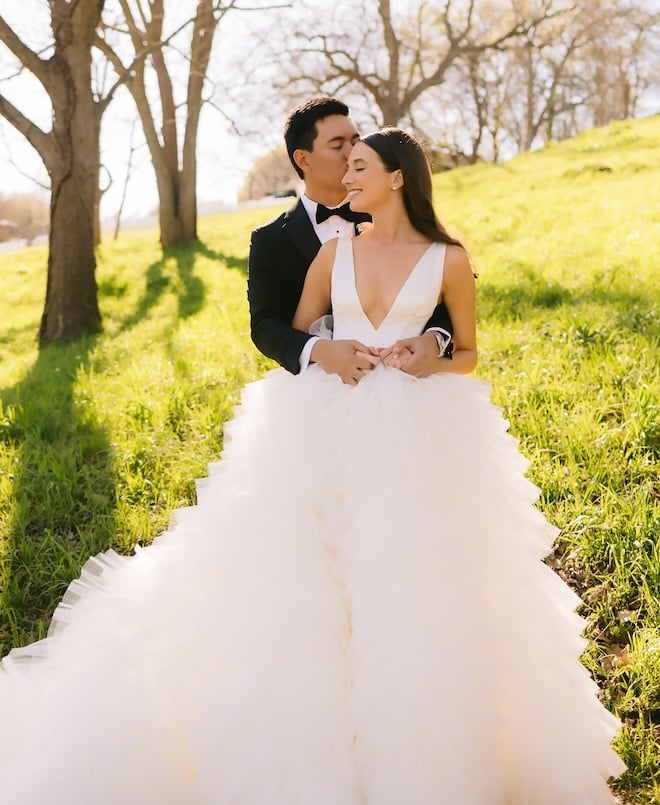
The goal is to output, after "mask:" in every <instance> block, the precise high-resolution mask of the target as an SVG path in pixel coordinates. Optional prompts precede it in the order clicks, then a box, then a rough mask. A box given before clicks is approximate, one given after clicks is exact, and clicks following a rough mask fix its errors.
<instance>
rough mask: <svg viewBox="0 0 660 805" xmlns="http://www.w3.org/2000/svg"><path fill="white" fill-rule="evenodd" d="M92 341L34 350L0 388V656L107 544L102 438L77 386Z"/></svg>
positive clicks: (110, 483)
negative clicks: (0, 464)
mask: <svg viewBox="0 0 660 805" xmlns="http://www.w3.org/2000/svg"><path fill="white" fill-rule="evenodd" d="M95 342H96V339H95V338H94V337H90V338H86V339H81V340H79V341H76V342H74V343H69V344H65V345H53V346H49V347H47V348H44V349H42V350H41V351H40V353H39V355H38V357H37V360H36V362H35V363H34V365H33V366H32V367H31V368H30V370H29V372H28V373H27V374H26V376H25V377H24V378H23V379H22V380H20V381H19V382H18V383H17V384H16V385H15V386H13V387H11V388H5V389H2V390H1V391H0V400H1V401H2V409H1V411H0V450H2V452H3V453H4V454H5V455H6V456H8V457H9V461H10V465H11V471H10V472H8V483H7V484H6V485H4V487H0V488H1V489H2V503H1V508H0V512H1V516H2V517H3V521H4V525H3V529H2V532H0V588H1V590H0V592H1V594H2V597H1V599H0V655H1V654H4V653H6V652H7V651H8V650H9V649H10V648H12V647H14V646H18V645H24V644H26V643H29V642H32V641H33V640H36V639H39V638H41V637H43V636H44V635H45V633H46V631H47V626H48V623H49V621H50V617H51V615H52V613H53V610H54V608H55V606H56V605H57V603H58V602H59V600H60V599H61V597H62V594H63V593H64V590H65V589H66V587H67V585H68V584H69V583H70V582H71V580H72V579H74V578H76V577H77V576H78V575H79V574H80V568H81V566H82V565H83V564H84V562H85V561H86V560H87V559H88V558H89V556H91V555H94V554H96V553H99V552H100V551H103V550H106V549H108V548H109V547H110V546H111V545H112V541H113V536H114V532H115V517H114V510H115V485H116V474H115V466H114V459H113V454H112V450H111V445H110V439H109V434H108V433H107V431H106V429H105V427H104V425H103V424H102V422H101V421H100V419H99V417H98V416H97V412H96V411H95V410H94V406H93V402H92V401H91V400H90V399H88V398H86V397H85V396H84V395H83V394H82V393H80V391H77V389H76V378H77V374H78V372H79V371H81V370H82V371H84V370H85V369H86V368H87V366H88V365H89V363H90V360H91V358H90V356H91V354H92V351H93V349H94V345H95Z"/></svg>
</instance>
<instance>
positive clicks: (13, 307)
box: [0, 116, 660, 803]
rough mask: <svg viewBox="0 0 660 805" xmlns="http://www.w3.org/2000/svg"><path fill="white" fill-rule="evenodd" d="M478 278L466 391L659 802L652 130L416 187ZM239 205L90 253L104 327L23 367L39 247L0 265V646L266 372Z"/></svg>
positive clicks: (190, 457) (195, 458)
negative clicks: (479, 395) (477, 393)
mask: <svg viewBox="0 0 660 805" xmlns="http://www.w3.org/2000/svg"><path fill="white" fill-rule="evenodd" d="M435 187H436V199H437V207H438V210H439V212H440V214H441V217H442V218H443V220H444V221H445V222H446V223H447V224H448V225H449V227H450V228H451V229H452V230H454V231H457V232H458V233H459V234H460V235H461V236H463V237H464V239H465V240H466V242H467V244H468V245H469V247H470V249H471V251H472V253H473V255H474V258H475V262H476V263H477V266H478V270H479V272H480V275H481V276H480V279H479V329H480V354H481V362H480V366H479V369H478V372H479V374H481V375H482V376H483V377H487V378H489V379H491V380H492V381H493V385H494V393H493V400H494V401H495V402H496V403H497V404H498V405H500V406H502V407H503V409H504V412H505V415H506V416H507V418H508V419H509V420H510V423H511V430H512V432H513V433H514V434H515V435H516V436H517V437H518V438H519V439H520V442H521V450H522V451H523V452H524V453H525V455H526V456H527V457H528V458H530V460H531V467H530V477H531V478H532V479H533V480H534V481H535V482H536V483H537V484H538V485H539V486H540V487H541V489H542V501H541V505H542V507H543V510H544V512H545V513H546V515H547V516H548V518H549V519H550V520H552V521H553V522H555V523H556V524H558V525H559V526H560V527H561V529H562V534H561V537H560V539H559V540H558V542H557V545H556V549H555V551H554V553H553V555H552V556H551V557H550V558H549V561H550V562H551V564H552V565H553V566H554V567H555V568H556V569H557V570H558V572H560V573H561V574H562V575H563V576H564V578H566V579H567V580H568V582H569V583H570V584H571V586H573V587H574V589H576V590H577V591H578V592H579V593H580V594H581V596H582V598H583V600H584V610H583V612H584V614H585V616H587V618H588V621H589V627H588V637H589V638H590V643H589V648H588V650H587V652H586V655H585V662H586V663H587V665H588V666H589V668H590V669H591V670H592V672H593V673H594V675H595V677H596V678H597V679H598V682H599V684H600V686H601V690H602V696H603V699H604V701H605V703H606V704H607V705H608V706H609V707H610V708H612V709H613V710H614V711H615V712H616V713H617V714H618V715H619V717H620V718H621V719H622V720H623V722H624V725H625V726H624V730H623V731H622V733H621V735H620V737H619V739H618V743H617V748H618V750H619V751H620V752H621V754H622V755H623V757H624V759H625V761H626V763H627V764H628V767H629V771H628V772H627V773H626V774H625V775H624V776H623V777H622V778H621V779H620V780H619V781H618V782H617V790H618V791H619V793H620V795H621V796H622V798H623V799H624V800H625V801H626V802H631V803H632V802H634V803H651V802H660V760H659V758H660V535H659V532H660V528H659V526H660V483H659V481H658V456H659V453H660V416H659V410H660V368H659V367H660V361H658V355H659V354H660V352H659V349H658V348H659V346H660V327H659V320H660V282H659V281H658V274H659V270H660V266H659V265H658V257H657V255H658V254H660V190H659V188H660V118H659V117H657V116H656V117H654V118H649V119H647V120H641V121H624V122H621V123H617V124H614V125H612V126H609V127H607V128H605V129H599V130H593V131H589V132H585V133H584V134H582V135H581V136H579V137H577V138H575V139H574V140H570V141H567V142H564V143H560V144H552V145H548V146H546V147H545V148H544V149H542V150H541V151H539V152H536V153H534V154H529V155H523V156H521V157H518V158H516V159H514V160H512V161H511V162H508V163H506V164H503V165H498V166H493V165H477V166H474V167H471V168H466V169H461V170H456V171H452V172H450V173H446V174H442V175H440V176H437V177H436V178H435ZM274 211H275V210H274V209H269V210H265V209H257V210H250V211H243V212H236V213H231V214H228V215H224V216H221V217H216V218H208V219H203V220H202V221H201V222H200V241H199V243H197V244H194V245H192V246H188V247H182V248H179V249H170V250H167V251H166V252H165V253H163V251H162V250H161V249H160V248H159V247H158V246H157V245H156V233H154V232H145V233H137V234H131V235H126V236H124V237H123V238H122V239H120V240H119V241H118V242H117V243H114V244H110V243H108V244H106V245H104V246H103V247H102V248H101V249H100V250H99V270H98V280H99V289H100V305H101V310H102V314H103V317H104V331H103V333H102V334H100V335H99V336H97V337H94V338H90V339H84V340H81V341H79V342H76V343H74V344H69V345H66V346H53V347H49V348H47V349H44V350H42V351H41V352H39V351H38V350H37V347H36V343H35V333H36V331H37V327H38V323H39V317H40V314H41V306H42V303H43V294H44V290H45V260H46V254H45V251H44V250H43V249H40V248H30V249H25V250H22V251H19V252H12V253H6V254H3V255H0V275H1V276H2V278H3V289H4V295H3V299H2V300H0V322H1V323H2V324H1V327H2V329H1V330H0V404H1V407H0V594H1V596H2V598H1V600H0V644H1V648H2V652H3V653H4V652H6V651H8V650H9V649H10V648H11V647H12V646H14V645H20V644H24V643H27V642H29V641H31V640H34V639H37V638H39V637H41V636H43V635H44V634H45V631H46V629H47V624H48V620H49V618H50V615H51V614H52V611H53V609H54V607H55V605H56V603H57V601H58V599H59V598H60V596H61V595H62V593H63V591H64V589H65V588H66V585H67V584H68V582H69V581H70V580H71V579H72V578H74V577H75V576H77V574H78V573H79V570H80V566H81V564H82V563H83V562H84V560H85V559H86V558H87V557H88V556H89V555H90V554H93V553H95V552H98V551H101V550H104V549H106V548H108V547H110V546H114V547H115V548H116V549H118V550H120V551H124V552H127V551H130V550H131V549H132V547H133V546H134V544H135V543H136V542H141V543H145V542H148V541H150V540H151V539H153V537H154V536H155V535H156V534H157V533H159V532H160V531H162V530H163V529H164V528H165V527H166V525H167V522H168V519H169V514H170V511H171V510H172V509H173V508H176V507H179V506H184V505H189V504H190V503H193V502H194V499H195V495H194V479H195V478H196V477H199V476H203V475H204V474H205V465H206V463H207V462H208V461H209V460H214V459H215V458H217V456H218V453H219V452H220V450H221V448H222V423H223V422H224V421H225V420H226V419H227V418H228V417H230V416H231V413H232V407H233V406H234V405H235V404H236V403H237V402H238V398H239V393H240V388H241V386H242V385H243V384H244V383H246V382H248V381H249V380H251V379H253V378H255V377H257V376H259V375H260V374H261V373H262V372H263V371H264V370H265V369H266V368H267V367H268V366H270V365H271V364H270V363H269V362H268V361H266V360H265V359H264V358H262V357H261V356H259V355H258V353H257V352H256V351H255V350H254V348H253V347H252V345H251V343H250V339H249V332H248V315H247V305H246V299H245V273H246V257H247V248H248V240H249V231H250V229H251V228H252V227H253V226H254V225H256V224H257V223H259V222H261V221H263V220H265V219H266V218H267V217H269V216H270V215H272V214H273V213H274Z"/></svg>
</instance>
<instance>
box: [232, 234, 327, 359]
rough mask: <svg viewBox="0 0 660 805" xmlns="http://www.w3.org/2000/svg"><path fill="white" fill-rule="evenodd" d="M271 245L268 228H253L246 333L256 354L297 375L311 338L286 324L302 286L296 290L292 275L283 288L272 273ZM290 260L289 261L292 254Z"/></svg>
mask: <svg viewBox="0 0 660 805" xmlns="http://www.w3.org/2000/svg"><path fill="white" fill-rule="evenodd" d="M277 245H281V244H277ZM275 246H276V244H275V243H274V242H273V239H272V238H270V237H269V231H268V229H255V230H254V231H253V232H252V236H251V239H250V255H249V258H248V286H247V295H248V304H249V306H250V334H251V336H252V341H253V343H254V345H255V346H256V347H257V349H258V350H259V351H260V352H262V353H263V354H264V355H267V356H268V357H269V358H273V359H274V360H276V361H277V362H278V363H279V364H280V366H283V367H284V368H285V369H287V370H288V371H289V372H291V373H292V374H298V372H300V353H301V352H302V350H303V348H304V346H305V344H306V343H307V341H308V340H309V339H310V338H311V336H310V335H309V334H307V333H301V332H300V331H299V330H294V329H293V327H291V323H290V322H291V320H292V319H293V314H294V313H295V310H296V305H297V304H298V299H299V297H300V293H301V291H302V285H300V287H299V288H298V287H297V283H296V281H295V277H293V276H288V277H287V280H288V283H289V284H288V285H285V283H284V281H283V277H282V274H281V272H279V271H277V270H276V266H275V264H274V257H273V255H274V254H275V253H276V250H275ZM290 257H291V259H292V260H293V259H294V258H295V255H291V256H290ZM286 259H287V255H278V261H279V260H282V261H283V262H285V261H286ZM303 279H304V276H303ZM298 284H299V283H298Z"/></svg>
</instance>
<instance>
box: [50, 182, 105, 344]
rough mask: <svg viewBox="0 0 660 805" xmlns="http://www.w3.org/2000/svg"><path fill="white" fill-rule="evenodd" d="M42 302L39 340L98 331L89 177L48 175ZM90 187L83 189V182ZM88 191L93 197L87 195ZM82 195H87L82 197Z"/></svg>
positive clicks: (98, 317) (59, 338) (92, 184)
mask: <svg viewBox="0 0 660 805" xmlns="http://www.w3.org/2000/svg"><path fill="white" fill-rule="evenodd" d="M51 179H52V185H53V190H52V196H51V206H50V236H49V252H48V280H47V286H46V303H45V305H44V312H43V316H42V318H41V327H40V329H39V339H40V341H41V342H42V343H50V342H53V341H60V340H64V339H75V338H80V336H82V335H86V334H88V333H92V332H94V331H96V330H98V329H99V327H100V324H101V315H100V313H99V308H98V303H97V287H96V278H95V270H96V258H95V256H94V217H93V205H92V206H91V208H90V206H89V201H90V200H92V199H93V193H94V190H95V188H94V177H93V175H92V177H91V179H90V178H89V177H83V178H82V181H80V180H79V179H78V178H77V177H76V174H75V173H62V174H61V175H59V176H56V175H52V177H51ZM85 181H86V182H87V183H88V184H89V185H90V187H89V188H88V193H85V190H84V188H83V186H82V185H83V184H84V182H85ZM90 190H91V196H92V199H90V198H89V191H90ZM86 196H87V198H86Z"/></svg>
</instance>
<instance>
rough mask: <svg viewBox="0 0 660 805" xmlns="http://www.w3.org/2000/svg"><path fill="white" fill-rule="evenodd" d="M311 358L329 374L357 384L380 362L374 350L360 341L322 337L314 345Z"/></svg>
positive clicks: (350, 383)
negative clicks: (334, 339) (330, 339)
mask: <svg viewBox="0 0 660 805" xmlns="http://www.w3.org/2000/svg"><path fill="white" fill-rule="evenodd" d="M310 360H312V361H314V363H318V364H319V366H320V367H321V368H322V369H324V370H325V371H326V372H327V373H328V374H332V375H339V377H340V378H341V379H342V380H343V381H344V383H348V384H349V385H351V386H356V385H357V384H358V383H359V382H360V380H362V378H363V377H364V376H365V375H366V374H368V373H369V372H370V371H371V370H372V369H373V368H374V366H375V365H376V364H377V363H378V362H379V358H378V356H377V355H374V354H373V350H371V349H370V348H369V347H365V346H364V344H361V343H360V342H359V341H348V340H340V341H328V340H325V339H323V338H322V339H320V340H319V341H317V342H316V344H314V346H313V347H312V352H311V355H310Z"/></svg>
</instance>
